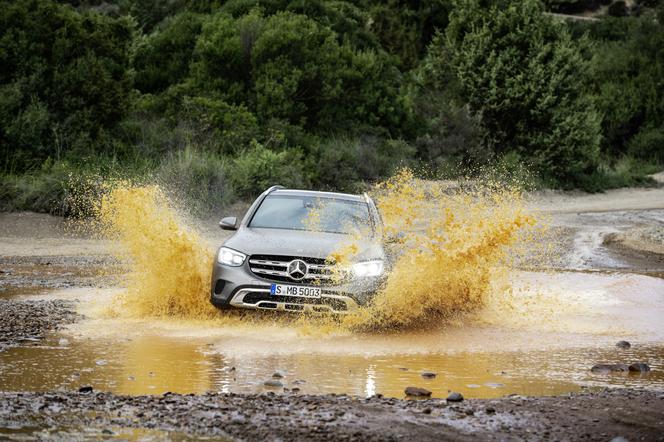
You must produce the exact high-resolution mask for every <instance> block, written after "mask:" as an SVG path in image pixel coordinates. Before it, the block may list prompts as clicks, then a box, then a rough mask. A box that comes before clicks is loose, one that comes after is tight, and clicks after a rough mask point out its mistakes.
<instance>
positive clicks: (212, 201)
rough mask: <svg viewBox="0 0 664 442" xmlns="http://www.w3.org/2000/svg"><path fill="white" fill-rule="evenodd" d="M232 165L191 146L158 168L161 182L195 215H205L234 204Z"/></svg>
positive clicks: (172, 156) (175, 154)
mask: <svg viewBox="0 0 664 442" xmlns="http://www.w3.org/2000/svg"><path fill="white" fill-rule="evenodd" d="M227 169H228V163H227V161H226V160H225V159H224V158H223V157H221V156H219V155H215V154H212V153H205V152H200V151H198V150H196V149H195V148H193V147H191V146H187V147H185V148H184V149H183V150H179V151H177V152H173V153H171V154H170V155H169V156H168V157H166V159H165V160H164V161H162V162H161V164H160V165H159V168H158V169H157V177H158V181H159V182H160V183H161V184H162V185H164V187H165V188H167V189H168V190H169V191H170V192H171V194H174V195H176V196H177V197H179V198H180V199H181V200H182V201H186V206H187V207H188V209H189V210H190V211H191V212H193V213H205V212H207V211H208V210H211V209H214V208H216V207H221V206H223V205H224V204H226V203H228V202H229V201H231V198H232V196H233V190H232V187H231V184H230V180H229V179H228V172H227Z"/></svg>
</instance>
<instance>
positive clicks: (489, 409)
mask: <svg viewBox="0 0 664 442" xmlns="http://www.w3.org/2000/svg"><path fill="white" fill-rule="evenodd" d="M484 411H485V412H486V414H494V413H495V412H496V409H495V408H493V407H486V408H485V409H484Z"/></svg>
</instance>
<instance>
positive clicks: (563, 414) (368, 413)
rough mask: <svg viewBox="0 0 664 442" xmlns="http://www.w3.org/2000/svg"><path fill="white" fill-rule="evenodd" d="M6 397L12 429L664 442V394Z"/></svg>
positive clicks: (3, 423) (2, 401)
mask: <svg viewBox="0 0 664 442" xmlns="http://www.w3.org/2000/svg"><path fill="white" fill-rule="evenodd" d="M85 391H86V392H85V393H78V392H50V393H0V438H2V434H3V431H5V430H4V429H13V430H14V431H15V429H17V428H28V429H29V428H45V427H53V426H57V427H60V428H87V427H90V428H97V429H100V430H103V429H105V428H109V427H112V428H146V429H158V430H164V431H176V432H179V433H185V434H189V435H194V436H206V437H215V436H217V437H224V436H226V437H229V438H231V439H241V440H267V441H273V440H275V441H276V440H363V441H364V440H418V441H420V440H421V441H428V440H506V439H509V440H514V439H516V440H518V439H532V438H533V437H535V435H536V438H537V439H541V440H576V439H584V440H603V441H606V440H611V439H613V438H616V437H624V438H626V439H628V440H642V439H643V440H664V393H662V392H653V391H634V390H606V391H600V392H588V393H583V394H578V395H565V396H558V397H532V398H525V397H520V396H512V397H505V398H501V399H469V400H466V401H464V402H463V403H460V404H447V403H446V401H445V400H444V399H428V400H399V399H394V398H383V397H379V396H373V397H371V398H366V399H365V398H357V397H352V396H347V395H323V396H306V395H295V394H284V395H276V394H274V393H267V394H261V395H241V394H228V393H207V394H203V395H181V394H172V393H165V394H163V395H159V396H120V395H114V394H111V393H98V392H89V390H88V389H86V390H85Z"/></svg>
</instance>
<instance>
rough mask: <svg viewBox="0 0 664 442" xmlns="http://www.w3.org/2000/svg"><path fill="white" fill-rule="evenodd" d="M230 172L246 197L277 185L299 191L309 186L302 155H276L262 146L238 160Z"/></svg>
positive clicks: (293, 151)
mask: <svg viewBox="0 0 664 442" xmlns="http://www.w3.org/2000/svg"><path fill="white" fill-rule="evenodd" d="M229 172H230V179H231V183H233V187H234V188H235V191H236V192H237V194H238V195H240V196H245V197H248V196H251V197H255V196H257V195H258V194H259V193H260V192H262V191H264V190H265V189H267V188H268V187H270V186H272V185H275V184H280V185H282V186H286V187H295V188H298V187H303V186H306V185H307V184H308V183H309V181H308V179H307V176H306V173H305V171H304V168H303V167H302V156H301V154H300V152H298V151H297V150H293V149H290V150H283V151H281V152H274V151H271V150H269V149H267V148H265V147H264V146H262V145H260V144H258V143H254V145H253V146H252V147H251V148H250V149H248V150H247V151H245V152H244V153H243V154H242V155H239V156H238V157H236V158H235V160H234V161H233V163H232V165H231V168H230V170H229Z"/></svg>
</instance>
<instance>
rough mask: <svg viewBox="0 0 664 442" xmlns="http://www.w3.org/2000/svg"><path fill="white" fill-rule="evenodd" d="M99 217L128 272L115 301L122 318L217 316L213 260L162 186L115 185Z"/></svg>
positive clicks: (98, 210) (99, 207)
mask: <svg viewBox="0 0 664 442" xmlns="http://www.w3.org/2000/svg"><path fill="white" fill-rule="evenodd" d="M97 214H98V220H99V223H100V225H101V228H102V230H103V232H104V233H105V234H106V235H107V236H108V237H110V238H113V239H115V240H117V241H118V242H119V245H120V249H119V253H118V255H119V256H118V257H119V258H120V259H121V260H122V261H123V262H125V263H127V265H128V267H129V273H128V274H127V276H126V278H127V279H126V281H123V283H124V284H123V285H125V286H126V292H125V293H124V294H123V295H122V296H121V297H120V298H119V299H118V300H117V301H118V302H119V305H118V306H117V307H120V308H121V312H122V313H121V314H123V315H129V316H135V317H145V316H152V317H157V316H174V317H181V318H201V317H207V316H212V315H213V314H214V313H215V309H214V307H213V306H212V305H210V302H209V287H210V271H211V267H212V259H213V257H212V256H211V253H210V251H209V250H208V249H207V248H206V247H205V245H204V242H203V241H202V240H201V238H200V236H199V235H198V233H196V232H195V231H194V230H192V229H191V228H189V227H187V225H186V223H185V222H184V221H183V219H182V217H180V216H179V214H178V212H177V211H176V210H175V209H174V208H173V206H172V205H171V204H170V202H169V200H168V198H167V197H166V195H164V193H163V192H162V190H161V189H160V188H159V187H158V186H154V185H150V186H134V185H129V184H120V185H116V186H113V187H112V188H111V189H110V190H109V191H108V193H107V194H106V195H104V196H103V198H102V200H101V203H100V205H99V206H98V208H97Z"/></svg>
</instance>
